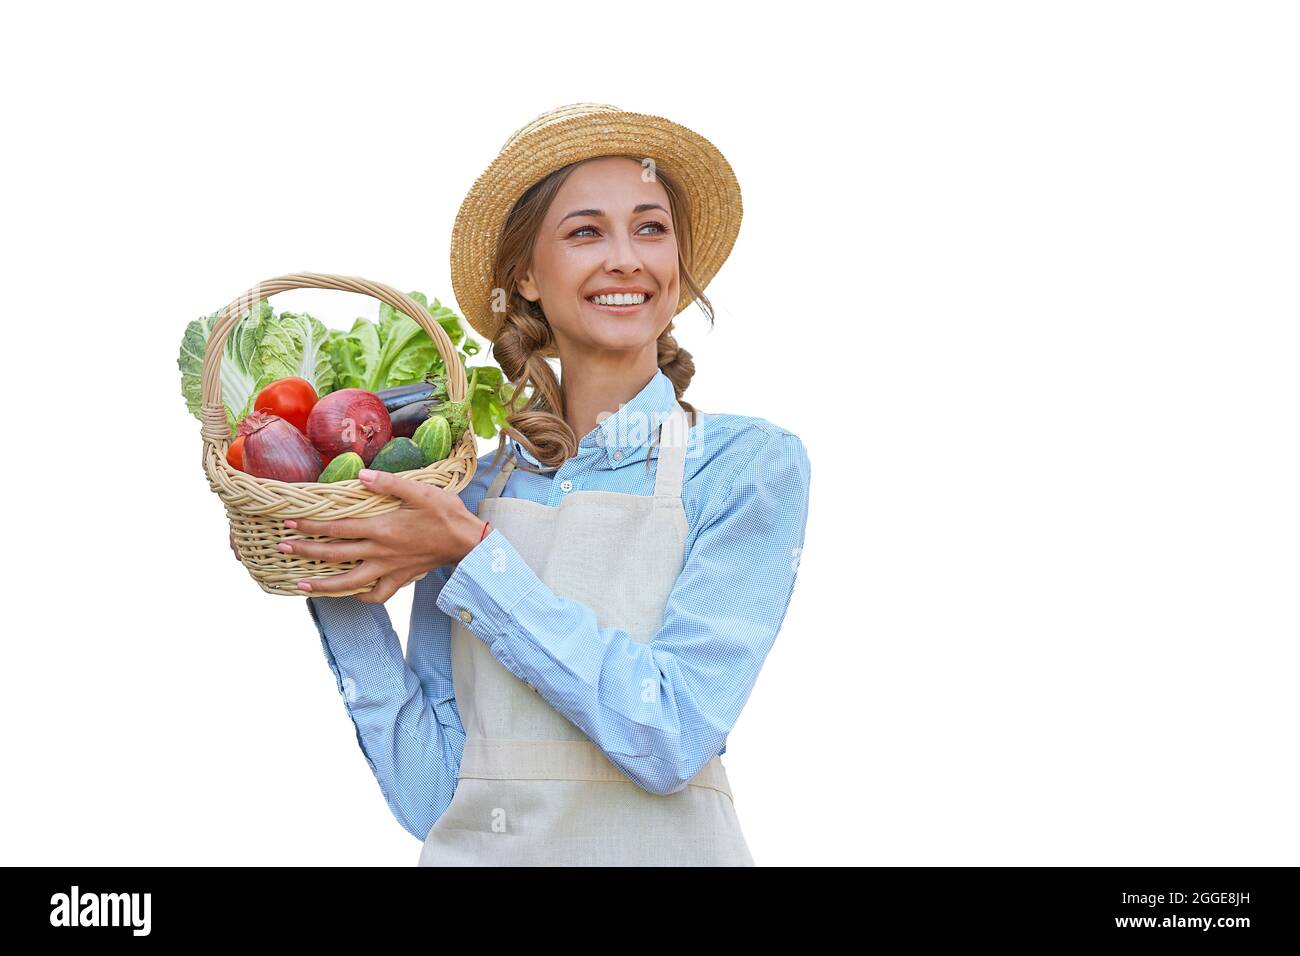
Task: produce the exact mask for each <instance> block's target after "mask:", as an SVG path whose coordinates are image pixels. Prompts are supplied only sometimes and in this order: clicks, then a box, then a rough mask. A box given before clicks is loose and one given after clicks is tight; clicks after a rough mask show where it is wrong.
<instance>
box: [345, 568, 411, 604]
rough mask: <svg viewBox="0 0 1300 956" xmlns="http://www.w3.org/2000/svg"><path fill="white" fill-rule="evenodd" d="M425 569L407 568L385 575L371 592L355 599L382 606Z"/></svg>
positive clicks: (359, 595)
mask: <svg viewBox="0 0 1300 956" xmlns="http://www.w3.org/2000/svg"><path fill="white" fill-rule="evenodd" d="M425 570H427V569H426V568H407V569H405V570H403V569H400V568H399V569H398V570H396V571H390V572H389V573H388V574H385V575H384V576H383V577H382V578H380V579H379V580H378V581H377V582H375V586H374V588H373V589H372V590H370V591H367V592H366V593H365V594H358V595H357V599H358V600H360V601H363V602H364V603H366V604H383V603H385V602H386V601H387V600H388V599H389V598H391V597H392V596H393V595H394V594H396V593H397V592H398V591H400V590H402V588H404V587H406V586H407V585H408V584H410V583H411V582H412V581H413V580H415V579H416V578H418V577H419V576H420V575H421V574H422V573H424V571H425Z"/></svg>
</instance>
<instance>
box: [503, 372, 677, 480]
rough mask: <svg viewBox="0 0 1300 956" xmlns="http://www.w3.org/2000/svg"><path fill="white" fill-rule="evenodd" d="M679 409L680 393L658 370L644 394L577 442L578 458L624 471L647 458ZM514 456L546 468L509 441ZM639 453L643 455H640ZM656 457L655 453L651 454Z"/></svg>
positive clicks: (522, 448)
mask: <svg viewBox="0 0 1300 956" xmlns="http://www.w3.org/2000/svg"><path fill="white" fill-rule="evenodd" d="M676 408H677V390H676V389H675V388H674V387H673V382H672V379H670V378H669V377H668V376H667V375H665V374H664V373H663V370H662V369H655V374H654V376H653V377H652V378H651V379H650V381H649V382H647V383H646V385H645V387H644V388H642V389H641V391H639V392H637V393H636V395H634V396H633V397H632V399H631V401H628V402H626V403H625V404H623V405H621V406H620V407H619V409H618V411H616V412H613V413H612V414H609V415H608V416H607V417H606V418H605V419H604V420H603V421H601V422H600V423H599V424H597V425H596V427H595V428H593V429H592V430H591V431H589V432H588V433H587V434H586V435H584V436H583V437H582V438H581V439H579V441H578V454H579V455H582V454H590V453H592V452H593V451H594V452H595V453H596V454H598V455H599V459H600V461H601V462H602V463H603V465H604V466H605V467H606V468H621V467H623V466H624V465H626V464H628V463H629V462H631V461H633V460H640V459H642V458H644V457H645V454H644V453H645V449H646V446H647V445H649V444H650V443H651V442H652V441H654V439H655V437H656V435H657V434H658V429H659V426H660V425H661V424H662V423H663V421H664V419H665V418H667V417H668V416H669V415H670V414H672V412H673V411H675V410H676ZM510 444H511V446H512V447H513V448H514V451H515V454H516V455H518V456H519V458H520V459H521V460H523V461H526V462H528V463H529V464H531V465H533V466H534V467H544V466H543V465H542V463H541V462H539V461H538V460H537V459H536V458H534V457H533V456H532V455H531V454H529V452H528V450H527V449H525V448H524V447H523V446H522V445H520V444H519V442H517V441H515V440H514V439H511V440H510ZM638 452H640V454H638ZM651 457H654V453H653V452H652V453H651Z"/></svg>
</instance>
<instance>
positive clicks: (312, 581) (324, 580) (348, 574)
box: [298, 560, 389, 597]
mask: <svg viewBox="0 0 1300 956" xmlns="http://www.w3.org/2000/svg"><path fill="white" fill-rule="evenodd" d="M388 570H389V567H388V565H387V564H385V563H384V562H382V561H374V560H371V561H362V562H361V563H360V564H358V565H357V566H356V567H355V568H351V569H350V570H347V571H344V572H343V573H342V574H327V575H324V576H322V577H317V578H304V579H303V580H302V581H300V582H298V589H299V590H300V591H303V592H304V593H306V594H311V595H313V596H315V595H324V596H326V597H330V596H337V594H338V592H339V591H351V590H353V589H354V588H364V587H366V586H367V585H368V584H370V583H371V582H372V581H376V580H378V579H379V578H381V577H383V576H384V575H385V574H387V573H388ZM304 584H307V585H310V587H307V588H304V587H303V585H304Z"/></svg>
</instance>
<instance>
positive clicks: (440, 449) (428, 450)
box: [412, 415, 451, 465]
mask: <svg viewBox="0 0 1300 956" xmlns="http://www.w3.org/2000/svg"><path fill="white" fill-rule="evenodd" d="M412 438H413V440H414V441H415V443H416V444H417V445H419V446H420V453H421V454H422V455H423V456H424V464H426V465H432V464H433V463H434V462H435V461H442V460H443V459H444V458H446V457H447V456H448V455H450V454H451V426H450V425H448V424H447V419H445V418H443V417H442V416H441V415H432V416H430V417H429V419H428V420H427V421H425V422H423V423H422V424H421V425H420V427H419V428H417V429H416V430H415V434H414V435H413V436H412Z"/></svg>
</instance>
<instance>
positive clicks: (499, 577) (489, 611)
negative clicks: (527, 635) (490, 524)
mask: <svg viewBox="0 0 1300 956" xmlns="http://www.w3.org/2000/svg"><path fill="white" fill-rule="evenodd" d="M541 586H542V581H541V579H540V578H539V577H538V576H537V575H536V574H535V573H534V572H533V569H532V568H530V567H529V566H528V562H526V561H525V560H524V559H523V557H522V556H521V555H520V554H519V552H518V551H516V550H515V548H514V545H512V544H511V543H510V541H509V540H508V539H507V538H506V536H505V535H504V534H502V533H501V531H500V530H498V529H497V528H493V529H492V531H491V532H489V534H488V536H487V537H486V538H484V539H483V540H482V541H480V542H479V543H478V544H476V545H475V546H474V547H473V548H472V549H471V550H470V552H469V553H468V554H467V555H465V557H464V558H462V559H461V561H460V564H458V565H457V566H456V570H455V571H453V572H452V575H451V577H449V578H448V579H447V583H446V584H444V585H443V587H442V593H441V594H439V595H438V601H437V604H438V608H439V610H441V611H442V612H443V613H444V614H446V615H448V616H449V617H455V618H459V619H460V621H461V622H462V623H463V624H464V625H465V626H466V627H467V628H469V630H470V631H472V632H473V633H474V634H475V635H476V636H478V637H480V638H482V639H483V640H484V641H487V642H488V643H489V644H491V643H492V642H493V641H496V640H500V639H501V638H504V637H505V636H506V635H507V634H508V633H509V625H510V621H511V619H512V613H513V611H514V609H515V606H516V605H517V604H519V602H520V601H522V600H523V599H524V598H526V597H527V596H528V595H529V594H530V593H531V592H532V591H533V590H534V589H535V588H538V587H541Z"/></svg>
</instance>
